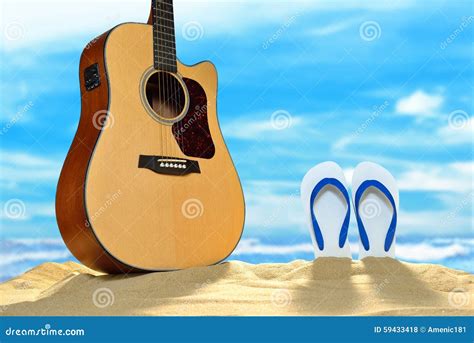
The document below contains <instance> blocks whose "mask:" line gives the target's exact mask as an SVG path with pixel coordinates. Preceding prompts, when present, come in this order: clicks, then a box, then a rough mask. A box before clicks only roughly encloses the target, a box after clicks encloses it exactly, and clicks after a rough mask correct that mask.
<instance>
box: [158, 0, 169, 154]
mask: <svg viewBox="0 0 474 343" xmlns="http://www.w3.org/2000/svg"><path fill="white" fill-rule="evenodd" d="M160 4H161V7H160V11H161V13H160V18H161V19H162V21H161V25H162V26H161V27H160V29H161V30H160V33H161V40H162V42H163V56H162V57H163V67H166V68H164V69H165V70H164V72H163V76H164V81H165V83H166V89H165V110H164V112H166V114H164V113H163V114H164V117H165V119H166V120H169V114H170V111H171V107H170V101H169V97H170V95H169V93H170V85H169V82H170V80H169V74H168V73H169V71H168V70H166V69H168V68H167V58H166V56H167V54H168V52H167V46H166V40H165V35H164V34H163V33H164V28H165V20H164V19H165V14H164V13H163V7H164V4H163V1H160ZM164 129H165V137H166V147H167V150H168V151H167V156H168V155H170V154H171V142H170V141H169V137H168V136H169V132H168V124H165V127H164Z"/></svg>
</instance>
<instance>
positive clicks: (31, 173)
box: [0, 151, 62, 189]
mask: <svg viewBox="0 0 474 343" xmlns="http://www.w3.org/2000/svg"><path fill="white" fill-rule="evenodd" d="M0 165H1V168H2V172H1V173H0V188H4V189H16V188H18V187H20V186H25V185H32V184H40V183H43V184H44V183H48V184H51V185H52V184H54V183H55V182H56V180H57V178H58V176H59V172H60V170H61V165H62V163H61V162H58V161H54V160H50V159H46V158H42V157H38V156H35V155H31V154H28V153H23V152H10V151H0Z"/></svg>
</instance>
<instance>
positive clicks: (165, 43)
mask: <svg viewBox="0 0 474 343" xmlns="http://www.w3.org/2000/svg"><path fill="white" fill-rule="evenodd" d="M155 38H156V40H157V42H158V43H159V44H160V45H163V46H166V47H173V46H176V42H175V41H174V39H173V40H170V39H165V38H163V37H160V36H157V37H155ZM161 42H163V43H161Z"/></svg>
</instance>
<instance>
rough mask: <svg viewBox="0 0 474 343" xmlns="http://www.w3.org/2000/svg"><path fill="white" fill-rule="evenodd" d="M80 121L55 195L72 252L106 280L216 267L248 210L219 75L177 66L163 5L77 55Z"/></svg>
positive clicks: (206, 66)
mask: <svg viewBox="0 0 474 343" xmlns="http://www.w3.org/2000/svg"><path fill="white" fill-rule="evenodd" d="M79 72H80V75H79V76H80V88H81V105H82V109H81V117H80V122H79V126H78V129H77V132H76V135H75V137H74V140H73V142H72V146H71V148H70V150H69V152H68V155H67V157H66V160H65V162H64V166H63V169H62V172H61V176H60V179H59V183H58V188H57V195H56V216H57V222H58V226H59V229H60V231H61V235H62V237H63V239H64V241H65V243H66V245H67V247H68V248H69V250H70V251H71V252H72V254H73V255H74V256H75V257H76V258H77V259H78V260H80V261H81V262H82V263H84V264H85V265H87V266H88V267H90V268H93V269H96V270H101V271H104V272H108V273H120V272H125V273H126V272H143V271H166V270H176V269H183V268H188V267H196V266H207V265H212V264H216V263H218V262H220V261H222V260H224V259H225V258H226V257H228V256H229V255H230V254H231V252H232V251H233V249H234V248H235V247H236V245H237V243H238V241H239V239H240V237H241V235H242V230H243V224H244V217H245V205H244V198H243V194H242V188H241V185H240V181H239V177H238V175H237V172H236V169H235V167H234V165H233V162H232V159H231V157H230V155H229V152H228V150H227V147H226V145H225V142H224V139H223V136H222V133H221V131H220V128H219V123H218V119H217V113H216V96H217V73H216V69H215V67H214V65H213V64H212V63H210V62H207V61H206V62H201V63H198V64H195V65H192V66H188V65H184V64H182V63H181V62H180V61H179V60H178V59H177V57H176V45H175V30H174V15H173V2H172V0H154V1H152V5H151V13H150V17H149V20H148V23H147V24H144V23H143V24H142V23H124V24H121V25H118V26H116V27H114V28H113V29H111V30H110V31H108V32H106V33H104V34H102V35H101V36H99V37H98V38H96V39H94V40H93V41H92V42H90V43H89V44H88V45H87V46H86V48H85V49H84V51H83V53H82V56H81V60H80V67H79Z"/></svg>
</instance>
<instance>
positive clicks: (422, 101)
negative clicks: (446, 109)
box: [395, 90, 444, 117]
mask: <svg viewBox="0 0 474 343" xmlns="http://www.w3.org/2000/svg"><path fill="white" fill-rule="evenodd" d="M443 102H444V97H443V96H442V95H440V94H428V93H425V92H424V91H423V90H417V91H415V92H414V93H412V94H410V95H409V96H407V97H405V98H401V99H400V100H398V101H397V104H396V106H395V108H396V111H397V113H399V114H402V115H410V116H419V117H427V116H432V115H434V114H436V113H438V111H439V109H440V107H441V105H442V104H443Z"/></svg>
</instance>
